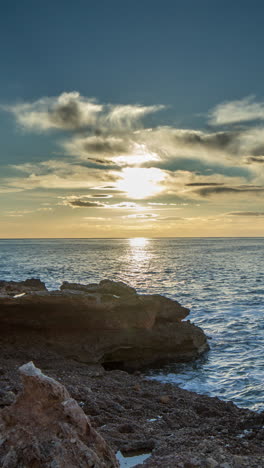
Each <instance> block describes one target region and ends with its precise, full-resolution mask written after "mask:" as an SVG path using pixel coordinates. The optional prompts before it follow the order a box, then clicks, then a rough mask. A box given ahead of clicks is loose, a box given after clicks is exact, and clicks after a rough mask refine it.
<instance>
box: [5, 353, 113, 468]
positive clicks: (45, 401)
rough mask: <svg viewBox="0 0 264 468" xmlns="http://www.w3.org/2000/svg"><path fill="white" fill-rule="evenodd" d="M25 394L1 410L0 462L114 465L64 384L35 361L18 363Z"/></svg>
mask: <svg viewBox="0 0 264 468" xmlns="http://www.w3.org/2000/svg"><path fill="white" fill-rule="evenodd" d="M19 370H20V374H21V378H22V383H23V390H22V393H20V395H19V396H18V397H17V399H16V401H15V402H14V403H13V404H12V405H11V406H9V407H6V408H4V409H3V410H2V411H1V412H0V439H1V443H0V466H1V467H5V468H18V467H21V468H22V467H23V468H41V467H42V468H75V467H76V468H77V467H78V468H92V467H93V468H116V467H118V466H119V464H118V462H117V461H116V458H115V455H114V453H113V452H112V450H111V449H110V448H109V447H108V445H107V444H106V442H105V441H104V439H103V438H102V437H101V436H100V435H99V434H98V433H97V432H96V431H95V430H94V429H93V428H92V427H91V425H90V422H89V419H88V417H87V416H86V415H85V414H84V412H83V410H82V409H81V408H80V407H79V405H78V403H77V402H76V401H75V400H74V399H72V398H71V397H70V395H69V393H68V391H67V390H66V388H65V387H64V386H63V385H61V384H60V383H58V382H56V380H54V379H51V378H50V377H46V376H45V375H44V374H42V373H41V371H40V370H39V369H37V368H36V367H35V366H34V364H33V363H32V362H30V363H28V364H25V365H24V366H22V367H20V369H19Z"/></svg>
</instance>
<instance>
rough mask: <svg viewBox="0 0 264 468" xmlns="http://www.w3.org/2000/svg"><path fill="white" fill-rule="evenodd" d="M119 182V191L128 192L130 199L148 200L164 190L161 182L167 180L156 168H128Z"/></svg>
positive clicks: (124, 170)
mask: <svg viewBox="0 0 264 468" xmlns="http://www.w3.org/2000/svg"><path fill="white" fill-rule="evenodd" d="M121 176H122V178H121V179H120V180H119V181H118V182H117V188H118V190H122V191H123V192H126V193H127V195H128V196H129V197H130V198H137V199H142V198H148V197H151V196H152V195H155V194H156V193H158V192H160V191H161V190H162V186H161V185H160V182H162V181H163V180H164V178H165V176H164V174H163V172H162V171H161V170H160V169H156V168H154V167H151V168H141V167H133V168H132V167H126V168H125V169H123V171H122V173H121Z"/></svg>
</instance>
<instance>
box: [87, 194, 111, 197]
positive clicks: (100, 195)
mask: <svg viewBox="0 0 264 468" xmlns="http://www.w3.org/2000/svg"><path fill="white" fill-rule="evenodd" d="M111 196H112V195H107V194H106V193H96V194H95V195H90V197H91V198H110V197H111Z"/></svg>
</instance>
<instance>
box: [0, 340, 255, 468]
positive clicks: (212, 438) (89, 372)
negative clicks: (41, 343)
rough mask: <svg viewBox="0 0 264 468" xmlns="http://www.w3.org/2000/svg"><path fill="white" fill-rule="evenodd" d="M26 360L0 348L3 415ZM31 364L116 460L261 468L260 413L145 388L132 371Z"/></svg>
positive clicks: (151, 467)
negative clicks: (76, 408) (58, 386)
mask: <svg viewBox="0 0 264 468" xmlns="http://www.w3.org/2000/svg"><path fill="white" fill-rule="evenodd" d="M25 358H26V356H19V350H17V351H16V350H13V352H12V351H11V350H10V347H8V349H5V348H2V357H1V359H0V388H1V399H0V406H1V407H2V408H3V407H4V406H7V404H10V403H12V399H13V398H14V396H15V395H17V393H18V392H19V391H20V390H21V384H20V381H19V378H18V373H17V369H18V367H20V366H21V365H22V364H25V362H26V361H25ZM32 358H33V356H32ZM34 363H35V365H36V366H37V367H40V368H41V369H42V371H43V372H44V373H45V374H46V375H48V376H49V377H52V378H54V379H56V380H57V381H59V382H60V383H62V384H63V385H65V386H66V388H67V390H68V391H69V393H70V395H71V396H72V397H73V398H74V399H75V400H76V401H77V402H78V404H79V405H80V406H81V408H82V409H83V410H84V412H85V413H86V414H87V415H88V417H89V419H90V422H91V424H92V427H93V428H94V429H95V430H96V431H97V432H99V434H100V435H101V436H102V437H103V438H104V439H105V440H106V442H107V443H108V444H109V445H110V447H111V448H112V449H113V450H114V451H115V452H118V451H121V453H122V454H123V455H126V454H129V455H131V454H132V455H133V454H136V453H138V452H144V453H149V454H151V456H150V457H149V458H148V459H146V460H145V463H144V465H142V466H144V467H146V468H156V467H166V468H176V467H179V468H185V467H199V468H207V467H208V468H212V467H218V466H219V467H226V468H227V467H231V468H232V467H247V468H249V467H252V468H253V467H258V468H259V467H263V466H264V413H263V412H262V413H255V412H253V411H250V410H248V409H242V408H238V407H237V406H236V405H234V404H233V403H232V402H223V401H221V400H219V399H218V398H212V397H208V396H205V395H199V394H196V393H194V392H190V391H187V390H183V389H181V388H179V387H177V386H176V385H173V384H163V383H160V382H155V381H152V380H148V379H146V378H145V377H144V376H143V375H142V374H141V373H140V372H139V371H137V372H135V373H133V374H128V373H127V372H125V371H121V370H112V371H105V370H104V369H103V368H102V367H101V366H98V365H95V366H88V365H85V364H82V363H77V362H75V361H73V360H71V359H65V358H62V357H61V356H59V355H56V354H55V353H52V352H51V351H47V352H46V353H44V355H42V356H40V355H39V356H38V357H37V358H36V359H34ZM5 398H6V401H5ZM8 398H9V401H8ZM225 464H226V465H225Z"/></svg>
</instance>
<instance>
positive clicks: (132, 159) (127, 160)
mask: <svg viewBox="0 0 264 468" xmlns="http://www.w3.org/2000/svg"><path fill="white" fill-rule="evenodd" d="M159 160H160V157H159V156H158V155H157V153H153V152H152V151H149V150H147V148H146V145H143V144H138V143H135V144H134V151H133V153H131V154H126V155H120V156H115V157H114V158H113V161H115V162H116V163H117V164H119V165H121V166H123V165H124V166H128V165H141V164H144V163H147V162H150V161H159Z"/></svg>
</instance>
